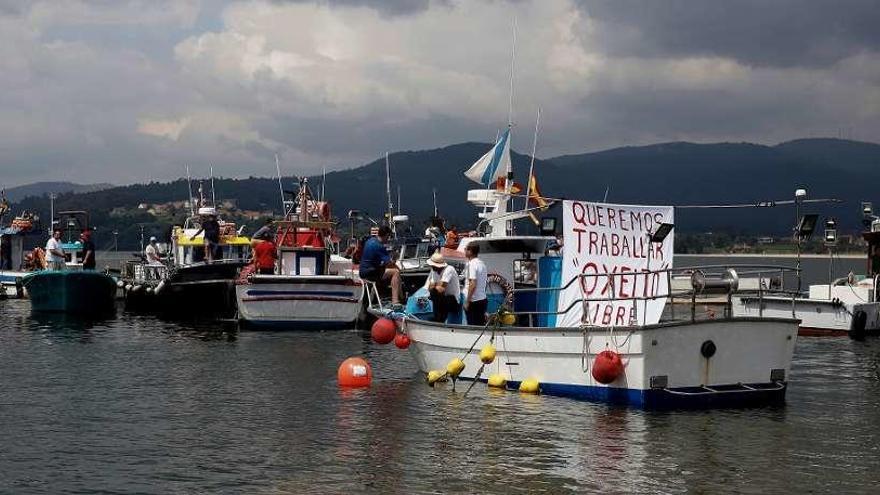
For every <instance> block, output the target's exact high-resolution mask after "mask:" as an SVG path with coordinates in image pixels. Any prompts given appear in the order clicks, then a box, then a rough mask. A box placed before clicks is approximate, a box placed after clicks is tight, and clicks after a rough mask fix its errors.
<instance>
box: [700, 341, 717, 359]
mask: <svg viewBox="0 0 880 495" xmlns="http://www.w3.org/2000/svg"><path fill="white" fill-rule="evenodd" d="M717 350H718V348H717V347H716V346H715V342H712V341H711V340H707V341H705V342H703V345H701V346H700V354H702V355H703V357H704V358H706V359H709V358H711V357H712V356H714V355H715V351H717Z"/></svg>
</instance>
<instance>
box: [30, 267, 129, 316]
mask: <svg viewBox="0 0 880 495" xmlns="http://www.w3.org/2000/svg"><path fill="white" fill-rule="evenodd" d="M22 284H23V285H24V286H25V288H26V289H27V292H28V296H29V298H30V301H31V309H33V310H34V311H41V312H43V311H46V312H63V313H77V314H100V313H107V312H112V311H113V308H114V300H115V298H116V281H115V280H113V278H112V277H110V276H109V275H106V274H104V273H100V272H95V271H89V270H79V271H75V270H60V271H56V270H46V271H41V272H33V273H30V274H28V275H26V276H25V277H24V278H23V279H22Z"/></svg>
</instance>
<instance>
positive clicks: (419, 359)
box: [401, 318, 798, 408]
mask: <svg viewBox="0 0 880 495" xmlns="http://www.w3.org/2000/svg"><path fill="white" fill-rule="evenodd" d="M401 326H402V328H403V329H404V331H405V332H406V333H408V334H409V336H410V338H411V339H412V345H411V347H410V349H411V350H412V355H413V357H414V358H415V361H416V363H417V364H418V367H419V369H420V370H421V371H423V372H428V371H430V370H445V369H446V365H447V363H449V361H450V360H452V359H453V358H456V357H458V358H462V359H463V360H464V362H465V365H466V366H465V370H464V371H463V372H462V374H461V378H465V379H471V380H472V379H474V378H477V379H480V380H485V379H486V378H487V377H488V376H489V375H490V374H494V373H498V374H500V375H501V376H503V377H504V378H505V379H506V380H507V381H508V382H509V383H512V384H513V385H516V384H517V383H519V382H521V381H522V380H525V379H536V380H538V382H539V383H540V388H541V391H542V392H543V393H549V394H554V395H565V396H575V397H580V398H585V399H590V400H598V401H603V402H612V403H623V404H628V405H632V406H636V407H645V408H655V407H690V406H722V405H746V404H749V403H767V402H778V401H782V400H783V399H784V396H785V388H786V378H787V376H788V374H789V367H790V365H791V358H792V354H793V352H794V346H795V341H796V339H797V328H798V327H797V321H796V320H793V319H790V318H789V319H768V318H764V319H760V320H759V319H753V318H743V319H730V320H708V321H698V322H696V323H691V322H683V323H675V324H661V325H654V326H645V327H634V328H631V329H629V328H618V329H615V330H614V331H613V332H611V331H610V330H608V329H603V328H593V329H590V330H589V331H587V332H586V333H585V332H583V331H581V330H580V329H576V328H512V327H504V328H501V329H499V330H498V331H497V332H496V335H495V342H494V345H495V347H496V349H497V353H498V354H497V358H496V359H495V362H494V363H492V364H491V365H488V366H486V368H485V369H484V370H483V371H482V373H481V374H480V375H479V376H477V373H478V370H480V366H481V362H480V360H479V358H478V353H479V350H480V348H481V347H482V346H483V345H485V344H487V343H488V342H489V339H490V337H491V330H488V329H487V330H486V331H485V333H483V334H482V335H480V334H481V332H483V331H484V329H483V328H482V327H469V326H456V325H443V324H437V323H432V322H425V321H421V320H417V319H413V318H405V319H404V320H403V322H402V324H401ZM709 341H711V342H712V343H713V344H714V346H715V348H716V349H717V350H716V352H715V353H714V354H713V355H712V356H711V357H709V358H706V357H704V356H703V354H702V352H701V347H702V346H703V345H704V343H706V342H709ZM472 347H473V349H474V350H473V351H472V352H471V353H470V354H468V355H467V356H465V353H466V352H467V350H468V349H470V348H472ZM606 349H607V350H615V351H616V352H618V353H619V354H621V357H622V360H623V362H624V364H625V371H624V373H623V374H622V375H621V376H620V377H618V378H617V380H615V381H614V382H612V383H610V384H608V385H604V384H602V383H599V382H597V381H596V380H595V379H594V378H593V376H592V374H591V367H592V363H593V360H594V359H595V357H596V355H597V354H598V353H599V352H602V351H604V350H606ZM584 350H586V352H584ZM771 375H772V376H771Z"/></svg>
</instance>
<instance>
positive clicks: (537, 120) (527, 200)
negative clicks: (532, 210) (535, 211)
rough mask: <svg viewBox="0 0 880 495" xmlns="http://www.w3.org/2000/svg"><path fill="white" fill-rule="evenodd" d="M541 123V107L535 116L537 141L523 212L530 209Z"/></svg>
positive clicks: (530, 164)
mask: <svg viewBox="0 0 880 495" xmlns="http://www.w3.org/2000/svg"><path fill="white" fill-rule="evenodd" d="M540 122H541V107H538V112H537V114H536V115H535V139H534V140H533V141H532V160H531V162H530V163H529V178H528V180H527V182H526V201H525V204H523V211H525V210H527V209H528V208H529V195H530V194H531V192H532V174H534V173H535V152H537V149H538V124H539V123H540Z"/></svg>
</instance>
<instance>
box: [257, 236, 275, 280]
mask: <svg viewBox="0 0 880 495" xmlns="http://www.w3.org/2000/svg"><path fill="white" fill-rule="evenodd" d="M276 259H278V253H277V249H276V248H275V243H274V242H273V241H270V240H266V241H260V242H258V243H257V244H256V245H255V246H254V265H255V266H256V268H257V273H259V274H260V275H274V274H275V260H276Z"/></svg>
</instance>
